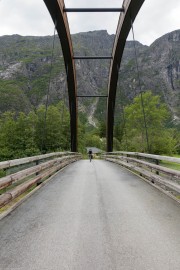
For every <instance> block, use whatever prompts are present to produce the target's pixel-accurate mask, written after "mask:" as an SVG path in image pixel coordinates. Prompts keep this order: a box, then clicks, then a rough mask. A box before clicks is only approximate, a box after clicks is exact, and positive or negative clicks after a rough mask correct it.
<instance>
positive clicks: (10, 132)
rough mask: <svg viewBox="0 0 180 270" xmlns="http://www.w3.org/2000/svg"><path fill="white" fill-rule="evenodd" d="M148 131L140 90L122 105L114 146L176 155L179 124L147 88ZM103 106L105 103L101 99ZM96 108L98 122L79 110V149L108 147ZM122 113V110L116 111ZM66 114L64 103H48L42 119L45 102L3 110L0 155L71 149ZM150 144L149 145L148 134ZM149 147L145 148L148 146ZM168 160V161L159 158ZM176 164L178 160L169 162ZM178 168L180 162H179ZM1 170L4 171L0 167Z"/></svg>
mask: <svg viewBox="0 0 180 270" xmlns="http://www.w3.org/2000/svg"><path fill="white" fill-rule="evenodd" d="M143 102H144V112H145V117H146V125H147V134H146V129H145V124H144V115H143V110H142V103H141V97H140V95H138V96H136V97H135V98H134V100H133V102H132V103H131V104H128V105H127V106H125V107H124V119H123V120H122V121H120V123H119V124H115V127H114V151H137V152H146V153H148V152H149V153H153V154H158V155H172V156H173V155H179V156H178V157H180V127H178V126H175V125H172V124H171V125H170V124H169V123H172V121H171V116H170V113H169V111H168V109H167V107H166V105H165V104H163V103H162V102H161V100H160V97H159V96H154V95H152V93H151V91H147V92H145V93H144V94H143ZM100 109H101V110H103V104H100ZM98 110H99V109H97V111H96V117H97V119H98V121H99V125H98V127H96V128H94V127H92V126H90V125H89V123H88V120H87V115H85V114H84V113H82V112H80V113H79V121H78V150H79V152H81V153H84V154H85V153H86V147H93V146H94V147H97V148H100V149H102V150H104V151H105V150H106V139H105V137H106V125H105V121H104V118H103V117H102V113H101V112H100V110H99V111H98ZM119 117H121V116H119ZM69 122H70V117H69V111H68V108H67V107H66V105H65V104H64V103H62V102H59V103H57V104H55V105H50V106H49V107H48V110H47V115H46V122H45V106H44V105H41V106H39V108H38V109H35V110H34V111H31V112H29V113H28V114H25V113H23V112H20V113H17V112H15V113H13V112H12V111H7V112H5V113H3V114H1V116H0V149H1V151H0V161H3V160H8V159H15V158H21V157H26V156H32V155H37V154H41V153H47V152H54V151H69V150H70V124H69ZM146 135H148V144H149V145H147V136H146ZM148 148H149V149H148ZM163 164H164V165H165V166H169V167H170V166H171V164H169V163H163ZM173 166H176V165H173ZM176 168H177V169H178V168H179V165H178V164H177V166H176ZM0 173H1V174H3V172H0Z"/></svg>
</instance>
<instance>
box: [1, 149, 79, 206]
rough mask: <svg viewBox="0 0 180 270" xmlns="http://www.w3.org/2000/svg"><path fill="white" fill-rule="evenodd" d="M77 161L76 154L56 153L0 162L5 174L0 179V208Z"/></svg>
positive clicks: (77, 156) (77, 155)
mask: <svg viewBox="0 0 180 270" xmlns="http://www.w3.org/2000/svg"><path fill="white" fill-rule="evenodd" d="M79 159H81V155H80V154H78V153H72V152H64V153H63V152H57V153H50V154H45V155H39V156H34V157H28V158H22V159H15V160H9V161H3V162H0V169H1V170H4V171H5V173H6V174H7V175H6V176H4V177H2V178H0V192H1V195H0V208H2V207H3V206H5V205H6V204H8V203H9V202H10V201H12V200H14V199H15V198H17V197H18V196H20V195H21V194H23V193H24V192H27V191H28V190H29V189H31V188H32V187H36V186H37V185H40V184H41V183H42V182H43V181H44V180H45V179H47V178H48V177H50V176H51V175H53V174H54V173H56V172H57V171H59V170H60V169H62V168H63V167H65V166H67V165H68V164H70V163H72V162H75V161H77V160H79ZM13 171H14V173H12V172H13Z"/></svg>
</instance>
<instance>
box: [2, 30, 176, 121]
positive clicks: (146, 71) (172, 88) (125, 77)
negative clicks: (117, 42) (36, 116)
mask: <svg viewBox="0 0 180 270" xmlns="http://www.w3.org/2000/svg"><path fill="white" fill-rule="evenodd" d="M72 41H73V48H74V54H75V55H76V56H78V55H82V56H88V55H91V56H92V55H103V56H108V55H111V51H112V46H113V42H114V35H109V34H108V33H107V32H106V31H93V32H88V33H79V34H75V35H73V36H72ZM52 42H53V37H51V36H47V37H22V36H19V35H12V36H3V37H0V112H1V113H2V112H4V111H7V110H12V111H25V112H28V111H29V110H31V109H32V108H36V107H38V106H39V105H40V104H43V103H44V102H45V99H46V93H47V89H48V87H49V84H50V102H51V103H56V102H57V101H58V100H61V99H64V98H65V97H66V102H67V99H68V98H67V85H66V76H65V70H64V65H63V58H62V51H61V48H60V44H59V40H58V37H57V36H56V38H55V49H54V54H53V55H52ZM135 45H136V49H137V55H138V65H139V72H140V80H141V87H142V90H144V91H146V90H152V92H153V93H155V94H159V95H160V96H161V97H162V100H163V101H165V102H166V104H167V106H168V107H169V109H170V111H171V112H172V115H173V118H174V120H175V122H178V121H179V119H180V30H177V31H174V32H171V33H168V34H166V35H164V36H162V37H160V38H159V39H157V40H156V41H155V42H154V43H153V44H152V45H151V46H144V45H142V44H141V43H139V42H137V41H136V42H135ZM52 59H53V60H52ZM51 60H52V72H51V81H49V78H50V70H51ZM109 65H110V61H109V60H76V72H77V84H78V94H80V95H83V94H84V95H93V94H105V93H107V82H108V69H109ZM119 89H120V90H121V95H120V94H119ZM139 91H140V87H139V81H138V76H137V71H136V61H135V53H134V43H133V42H132V41H127V43H126V47H125V51H124V55H123V61H122V65H121V69H120V72H119V82H118V92H117V106H118V104H119V103H120V101H121V98H122V93H123V97H124V103H125V104H126V103H128V102H129V101H131V100H132V99H133V97H134V96H135V95H136V94H138V93H139ZM79 102H80V109H81V110H82V111H84V112H85V113H88V110H90V108H91V107H92V106H90V103H91V102H92V100H91V101H90V99H83V98H81V99H79ZM93 102H94V104H97V106H98V102H95V101H94V100H93ZM93 112H95V110H94V107H93ZM91 116H92V114H91ZM91 118H92V117H91Z"/></svg>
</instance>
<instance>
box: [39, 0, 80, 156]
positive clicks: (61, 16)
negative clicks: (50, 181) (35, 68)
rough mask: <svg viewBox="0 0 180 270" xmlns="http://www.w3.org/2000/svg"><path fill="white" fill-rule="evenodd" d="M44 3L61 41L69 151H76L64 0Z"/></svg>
mask: <svg viewBox="0 0 180 270" xmlns="http://www.w3.org/2000/svg"><path fill="white" fill-rule="evenodd" d="M44 3H45V4H46V6H47V9H48V10H49V13H50V14H51V17H52V20H53V22H54V24H55V25H56V30H57V32H58V36H59V39H60V42H61V47H62V52H63V56H64V63H65V67H66V75H67V84H68V94H69V109H70V127H71V151H72V152H77V98H76V93H77V86H76V73H75V64H74V59H73V48H72V41H71V35H70V30H69V24H68V20H67V16H66V13H65V12H64V8H65V4H64V0H44Z"/></svg>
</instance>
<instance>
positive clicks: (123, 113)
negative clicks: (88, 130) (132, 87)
mask: <svg viewBox="0 0 180 270" xmlns="http://www.w3.org/2000/svg"><path fill="white" fill-rule="evenodd" d="M119 72H120V69H119V67H118V87H119V93H120V97H121V101H122V102H121V105H122V117H123V125H124V135H125V143H126V151H128V143H127V132H126V118H125V112H124V100H123V98H122V97H123V94H124V93H123V91H122V88H121V87H120V81H119ZM121 94H122V95H121Z"/></svg>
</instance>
